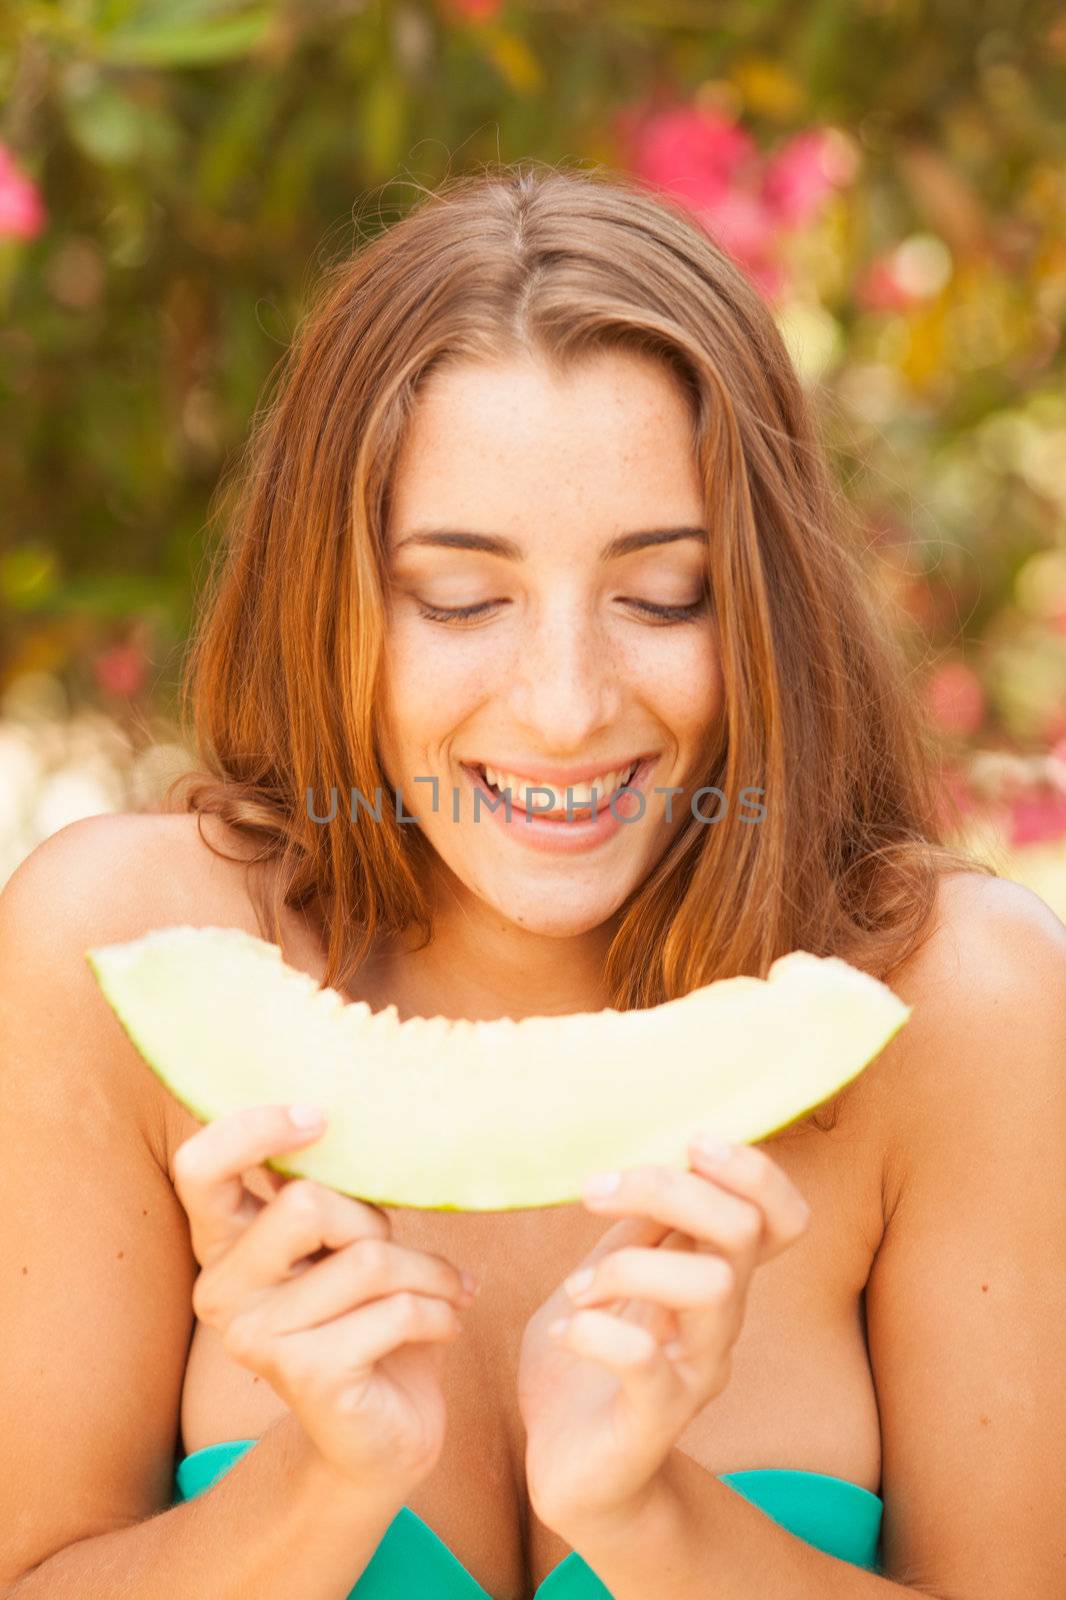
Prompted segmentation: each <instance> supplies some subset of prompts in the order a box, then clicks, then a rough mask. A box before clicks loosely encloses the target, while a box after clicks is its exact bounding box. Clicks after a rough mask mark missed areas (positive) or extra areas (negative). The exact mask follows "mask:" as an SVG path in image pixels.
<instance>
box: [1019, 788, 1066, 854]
mask: <svg viewBox="0 0 1066 1600" xmlns="http://www.w3.org/2000/svg"><path fill="white" fill-rule="evenodd" d="M1063 837H1066V794H1057V793H1056V792H1055V791H1054V790H1053V789H1052V790H1049V791H1048V792H1047V793H1046V794H1041V793H1036V794H1027V795H1021V796H1020V797H1019V798H1018V799H1017V800H1015V802H1014V804H1013V805H1012V806H1011V812H1010V843H1011V844H1012V845H1016V844H1038V843H1040V842H1041V841H1042V840H1045V839H1061V838H1063Z"/></svg>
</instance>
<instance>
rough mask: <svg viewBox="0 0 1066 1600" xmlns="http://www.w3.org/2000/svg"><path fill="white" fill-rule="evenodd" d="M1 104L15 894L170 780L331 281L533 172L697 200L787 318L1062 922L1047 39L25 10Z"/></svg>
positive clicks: (855, 27)
mask: <svg viewBox="0 0 1066 1600" xmlns="http://www.w3.org/2000/svg"><path fill="white" fill-rule="evenodd" d="M0 98H2V111H0V403H2V405H3V425H2V430H0V508H2V509H0V885H2V884H3V882H4V881H6V879H7V877H8V876H9V875H10V873H11V872H12V871H13V870H14V868H15V867H16V866H17V865H18V863H19V861H20V860H21V859H22V858H23V857H24V856H25V855H26V854H28V853H29V851H30V850H31V849H32V848H33V847H34V846H35V845H36V844H37V843H38V842H39V841H40V840H41V839H43V838H44V837H46V836H47V835H48V834H50V833H51V832H53V831H55V830H56V829H58V828H60V827H63V826H65V825H66V824H67V823H68V822H71V821H74V820H75V819H77V818H78V817H81V816H86V815H92V814H95V813H97V812H101V811H118V810H133V809H140V808H146V809H150V808H151V807H152V806H153V805H154V804H155V803H156V801H157V799H158V797H159V796H160V795H161V793H162V791H163V789H164V787H165V785H166V783H167V782H168V781H169V779H170V778H171V777H173V776H174V775H175V774H176V773H177V772H178V771H179V770H181V769H182V768H183V767H184V765H185V764H186V759H187V758H186V753H185V752H184V751H183V750H182V748H181V745H180V742H179V738H178V734H177V725H176V687H177V681H178V672H179V668H180V660H181V652H182V645H183V640H184V639H185V637H186V633H187V630H188V626H189V622H190V617H191V607H192V602H193V598H194V594H195V590H196V584H197V580H198V576H199V575H200V574H201V571H202V566H203V561H204V558H205V555H206V554H207V553H208V551H209V548H210V547H211V546H212V544H213V541H214V540H216V539H218V538H219V537H220V536H221V533H222V529H221V528H220V527H219V526H218V525H217V522H215V523H212V524H210V525H209V518H208V510H209V505H210V503H211V497H212V492H213V490H214V489H215V486H216V483H217V482H218V479H219V477H220V474H221V472H222V470H223V468H224V466H225V465H226V463H227V461H228V459H229V458H230V456H231V454H232V453H233V452H234V451H236V450H237V449H238V448H239V447H240V445H241V444H242V442H243V440H244V438H245V436H246V433H247V430H248V426H249V422H250V419H251V416H252V413H253V410H254V408H255V405H256V403H257V400H258V399H259V397H260V395H261V393H262V391H263V389H264V386H265V385H266V384H267V383H268V380H269V379H270V376H271V373H272V371H273V369H274V367H275V365H276V363H277V362H278V360H279V357H280V355H281V353H282V351H283V350H284V348H285V346H286V344H287V342H288V341H289V339H290V337H291V335H292V333H293V331H294V328H295V326H296V325H297V323H298V321H299V318H300V315H301V310H302V307H303V304H304V301H305V296H306V294H307V292H308V291H309V289H310V287H311V286H312V284H313V282H314V279H315V276H316V273H317V271H318V269H319V268H321V267H322V266H324V265H326V264H327V263H328V262H330V261H332V260H334V259H336V257H337V256H338V255H339V254H342V253H347V252H349V251H351V249H352V248H354V247H355V246H356V245H357V244H358V243H359V241H360V240H361V239H365V238H367V237H369V236H371V235H372V234H373V233H374V232H375V231H376V230H377V229H378V228H380V227H382V226H385V225H387V223H388V222H389V221H391V220H394V219H395V218H396V217H397V216H399V215H400V214H402V212H403V211H404V210H405V209H406V208H407V207H409V206H410V205H411V204H412V203H414V202H415V201H416V200H417V199H418V197H419V194H420V192H421V190H422V189H423V188H425V187H432V186H433V185H434V184H435V183H436V182H438V181H439V180H440V179H441V178H443V177H444V176H446V175H448V174H450V173H455V172H460V171H464V170H467V169H469V168H471V167H476V166H477V165H478V164H480V163H482V162H485V161H489V162H492V161H496V160H503V161H515V160H519V159H521V158H530V157H531V158H534V159H538V160H541V161H544V162H567V163H577V164H603V165H606V166H608V167H612V168H617V169H620V170H625V171H631V172H634V173H637V174H639V175H640V176H642V177H643V178H644V179H645V180H646V181H648V182H651V183H654V184H656V185H658V186H659V187H661V188H662V189H664V190H668V191H670V192H672V193H673V194H675V195H677V196H678V197H680V198H681V199H682V200H683V201H684V202H685V203H686V204H687V205H688V206H689V207H690V209H691V210H692V211H693V213H694V214H695V215H696V216H697V218H698V219H699V221H700V223H701V225H702V226H704V227H705V228H706V229H707V230H708V231H709V232H710V233H711V234H712V235H713V236H714V237H715V238H716V239H717V240H718V242H719V243H720V244H722V245H723V246H724V247H725V248H726V249H728V250H729V251H730V252H731V253H732V254H733V255H734V256H735V258H736V259H737V260H738V261H739V263H740V264H741V265H742V266H743V267H744V269H745V270H746V271H747V272H748V273H749V274H750V275H751V277H752V278H753V279H754V281H755V282H756V283H757V284H758V286H759V288H760V290H761V291H762V293H763V294H764V295H765V296H766V298H767V299H768V300H769V301H770V303H771V305H772V308H773V311H774V315H775V317H776V318H777V320H778V323H779V326H780V327H781V329H782V332H783V334H784V336H785V338H786V340H787V341H788V343H789V346H790V348H791V350H792V352H793V355H794V358H795V360H796V362H797V365H798V368H799V370H800V373H801V376H802V378H803V381H804V382H805V384H806V385H807V386H808V387H809V389H810V391H811V393H812V396H813V398H814V402H815V405H816V407H817V409H818V413H819V416H820V419H821V423H822V427H823V430H824V433H825V437H826V440H827V443H828V445H829V448H830V450H831V453H832V456H833V459H834V464H835V466H836V468H837V471H838V474H839V477H840V481H841V482H842V484H843V485H844V487H845V489H846V492H847V494H848V495H849V497H850V498H851V500H852V502H853V503H854V505H855V506H856V508H857V510H858V512H859V515H860V517H861V525H862V526H863V528H864V529H865V530H866V539H867V542H868V545H869V551H870V559H871V562H872V564H873V567H874V569H875V571H876V575H877V581H878V583H879V584H881V585H882V586H883V588H884V592H885V597H886V603H887V602H891V614H892V615H896V616H898V618H899V625H900V626H901V627H902V628H903V629H904V631H905V633H906V635H907V639H908V643H909V647H910V649H911V652H912V655H911V659H912V660H913V662H914V672H915V674H916V679H917V681H919V683H920V690H921V693H922V694H923V695H924V696H925V697H926V699H927V702H928V704H929V707H930V710H931V712H932V715H933V717H934V719H935V722H936V724H937V726H938V727H939V728H940V729H941V730H942V732H943V735H944V738H945V747H946V749H947V750H948V752H949V759H948V760H947V762H946V765H945V770H944V786H945V793H946V794H947V793H950V794H951V795H952V796H953V797H954V800H955V801H956V802H957V804H958V805H959V807H960V812H961V818H962V827H963V837H964V841H965V842H966V843H968V844H970V846H971V847H972V848H975V849H977V850H979V851H980V852H981V853H983V854H987V855H988V856H989V857H990V858H991V859H992V860H993V861H994V863H995V864H996V865H997V866H998V867H999V868H1000V870H1001V871H1005V872H1006V873H1007V874H1008V875H1009V876H1011V877H1015V878H1018V879H1019V880H1020V881H1022V882H1025V883H1027V884H1029V885H1030V886H1031V887H1032V888H1034V889H1036V890H1037V892H1038V893H1040V894H1041V895H1042V896H1043V897H1044V899H1045V900H1047V902H1048V903H1049V904H1050V905H1052V906H1053V907H1054V908H1055V909H1056V910H1057V911H1058V914H1059V915H1060V917H1063V918H1064V919H1066V382H1064V377H1066V351H1064V348H1063V346H1064V339H1063V335H1064V328H1066V12H1064V11H1063V9H1062V7H1061V6H1059V5H1054V6H1052V5H1049V6H1046V7H1044V6H1040V5H1030V4H1022V3H1020V0H986V3H981V0H973V3H970V4H963V3H962V0H953V3H948V0H935V3H934V0H924V3H923V0H787V3H786V0H719V3H711V0H646V3H639V0H638V3H626V0H614V3H611V4H606V3H590V0H540V3H530V4H520V3H518V0H378V3H364V0H300V3H299V4H296V3H295V0H290V3H281V0H266V3H262V4H241V3H226V0H49V3H34V0H21V3H20V4H19V5H18V6H16V7H11V8H9V9H7V10H6V11H5V12H4V13H3V14H2V15H0ZM887 614H888V608H887V605H886V615H887Z"/></svg>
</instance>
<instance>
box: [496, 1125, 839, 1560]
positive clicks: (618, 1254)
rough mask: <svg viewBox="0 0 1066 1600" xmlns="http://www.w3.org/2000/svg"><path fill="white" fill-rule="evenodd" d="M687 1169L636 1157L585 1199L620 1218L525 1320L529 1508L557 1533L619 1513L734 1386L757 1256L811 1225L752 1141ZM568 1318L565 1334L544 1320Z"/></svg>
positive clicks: (768, 1255)
mask: <svg viewBox="0 0 1066 1600" xmlns="http://www.w3.org/2000/svg"><path fill="white" fill-rule="evenodd" d="M730 1149H731V1153H730V1154H729V1155H728V1156H727V1158H726V1159H724V1160H715V1159H713V1158H712V1157H711V1156H709V1155H707V1154H704V1153H701V1150H700V1145H699V1143H698V1141H695V1140H694V1141H693V1142H692V1144H691V1146H690V1170H688V1171H680V1170H675V1169H672V1168H669V1167H659V1166H645V1167H633V1168H630V1169H629V1170H628V1171H626V1172H623V1173H622V1174H621V1181H620V1183H619V1184H618V1187H617V1188H616V1189H615V1190H614V1192H613V1193H610V1194H606V1195H602V1196H594V1195H593V1193H592V1190H591V1187H590V1186H589V1185H586V1189H585V1192H584V1200H585V1204H586V1206H587V1207H588V1208H589V1210H591V1211H593V1212H595V1213H597V1214H600V1215H603V1216H617V1217H619V1218H620V1219H621V1220H620V1221H618V1222H617V1223H616V1224H615V1225H614V1227H612V1228H608V1229H607V1231H606V1232H605V1233H604V1234H603V1236H602V1238H601V1239H599V1240H598V1242H597V1243H596V1245H595V1247H594V1248H593V1249H592V1250H591V1251H590V1252H589V1253H588V1255H587V1256H586V1257H585V1259H584V1261H583V1262H582V1263H581V1268H582V1269H587V1270H588V1271H589V1272H590V1281H589V1283H588V1285H587V1286H586V1287H584V1288H583V1289H582V1290H581V1291H580V1292H578V1293H574V1294H571V1293H570V1291H569V1286H570V1285H572V1284H573V1282H574V1277H575V1276H576V1274H571V1276H570V1278H568V1279H567V1281H566V1283H565V1284H563V1285H561V1286H560V1287H559V1288H558V1289H557V1290H556V1291H555V1292H554V1294H553V1295H552V1296H551V1297H550V1298H549V1299H548V1300H546V1301H545V1302H544V1304H543V1305H542V1306H540V1307H539V1308H538V1310H537V1311H536V1312H535V1313H534V1315H533V1316H532V1317H531V1318H530V1321H529V1323H528V1324H527V1326H526V1329H525V1333H524V1334H523V1338H522V1346H521V1352H520V1355H519V1365H518V1404H519V1409H520V1411H521V1415H522V1420H523V1422H524V1423H525V1429H526V1485H527V1490H528V1493H529V1496H530V1503H531V1504H532V1506H533V1509H534V1510H535V1511H536V1513H537V1515H538V1517H540V1519H541V1521H542V1522H544V1523H545V1524H546V1525H547V1526H549V1527H551V1528H553V1529H554V1530H555V1531H556V1532H558V1533H560V1534H562V1535H563V1536H564V1537H565V1536H566V1535H567V1534H568V1533H569V1534H570V1535H571V1537H572V1536H573V1534H574V1533H575V1532H576V1531H577V1530H579V1529H581V1528H584V1527H586V1526H589V1525H591V1524H595V1525H596V1526H597V1527H602V1526H604V1525H607V1524H611V1523H613V1522H614V1521H615V1520H616V1519H621V1520H622V1521H624V1520H625V1519H627V1518H628V1517H631V1516H632V1515H633V1514H634V1513H635V1512H636V1511H639V1510H640V1509H641V1508H642V1507H643V1506H644V1505H645V1504H646V1503H648V1501H649V1500H652V1499H654V1497H655V1495H656V1492H657V1491H658V1490H660V1489H662V1488H663V1486H664V1482H665V1480H664V1479H663V1476H662V1474H663V1469H664V1466H665V1464H666V1463H667V1461H668V1459H669V1456H670V1453H671V1451H672V1449H673V1446H674V1444H675V1443H676V1441H677V1439H678V1437H679V1435H680V1434H681V1433H682V1432H683V1431H684V1429H685V1428H686V1427H687V1425H688V1424H689V1422H691V1420H692V1418H693V1417H694V1416H695V1415H696V1414H697V1412H699V1411H701V1410H702V1408H703V1407H704V1406H705V1405H706V1404H707V1402H708V1401H709V1400H713V1399H714V1397H715V1396H716V1395H718V1394H720V1393H721V1391H722V1390H723V1389H724V1388H725V1386H726V1384H727V1383H728V1381H729V1376H730V1371H731V1366H732V1347H733V1344H734V1342H735V1340H736V1337H737V1334H738V1333H739V1331H740V1328H741V1324H742V1323H743V1320H744V1311H745V1305H746V1300H747V1291H748V1284H749V1282H750V1280H751V1275H752V1272H753V1271H754V1269H755V1268H756V1267H757V1266H760V1265H761V1264H762V1263H763V1262H764V1261H770V1260H772V1259H773V1258H774V1256H777V1255H780V1254H781V1252H782V1251H783V1250H786V1249H787V1248H788V1246H789V1245H791V1244H794V1243H795V1241H796V1240H797V1239H799V1238H800V1237H801V1236H802V1235H803V1234H804V1233H805V1232H806V1230H807V1227H808V1224H809V1222H810V1208H809V1207H808V1205H807V1203H806V1201H805V1200H804V1198H803V1196H802V1195H801V1194H800V1192H799V1190H798V1189H797V1188H796V1186H795V1185H794V1184H793V1182H792V1180H791V1179H790V1178H789V1177H787V1176H786V1174H785V1172H784V1171H783V1170H782V1168H781V1167H780V1166H778V1164H777V1162H776V1161H774V1160H772V1158H771V1157H770V1156H768V1155H767V1154H766V1152H765V1151H764V1150H761V1149H759V1148H758V1147H757V1146H755V1145H744V1144H741V1145H736V1146H732V1147H730ZM560 1318H566V1319H567V1321H566V1326H565V1328H563V1329H562V1330H556V1331H553V1324H557V1323H558V1321H559V1319H560Z"/></svg>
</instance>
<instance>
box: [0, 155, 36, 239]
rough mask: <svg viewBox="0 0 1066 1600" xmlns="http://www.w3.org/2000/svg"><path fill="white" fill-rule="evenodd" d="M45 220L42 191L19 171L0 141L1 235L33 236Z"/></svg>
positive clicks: (6, 236)
mask: <svg viewBox="0 0 1066 1600" xmlns="http://www.w3.org/2000/svg"><path fill="white" fill-rule="evenodd" d="M44 223H45V210H44V203H43V201H42V200H41V193H40V190H39V189H38V188H37V185H36V184H35V183H34V182H33V180H32V179H30V178H27V177H26V176H25V174H24V173H22V172H20V171H19V170H18V168H17V167H16V165H15V163H14V161H12V159H11V155H10V152H9V151H8V149H7V146H6V145H3V144H0V238H8V239H33V238H35V237H36V235H37V234H38V233H40V231H41V229H42V228H43V227H44Z"/></svg>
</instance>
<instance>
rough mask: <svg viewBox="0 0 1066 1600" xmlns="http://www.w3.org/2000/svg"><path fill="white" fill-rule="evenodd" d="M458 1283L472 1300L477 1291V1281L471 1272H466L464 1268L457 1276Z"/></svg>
mask: <svg viewBox="0 0 1066 1600" xmlns="http://www.w3.org/2000/svg"><path fill="white" fill-rule="evenodd" d="M459 1281H460V1283H461V1284H462V1286H463V1288H464V1289H465V1290H466V1292H467V1294H468V1295H470V1297H471V1299H472V1298H473V1297H474V1295H476V1294H477V1291H478V1281H477V1279H476V1278H475V1277H474V1274H473V1273H472V1272H467V1270H466V1268H465V1267H464V1268H463V1270H462V1272H460V1274H459Z"/></svg>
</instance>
